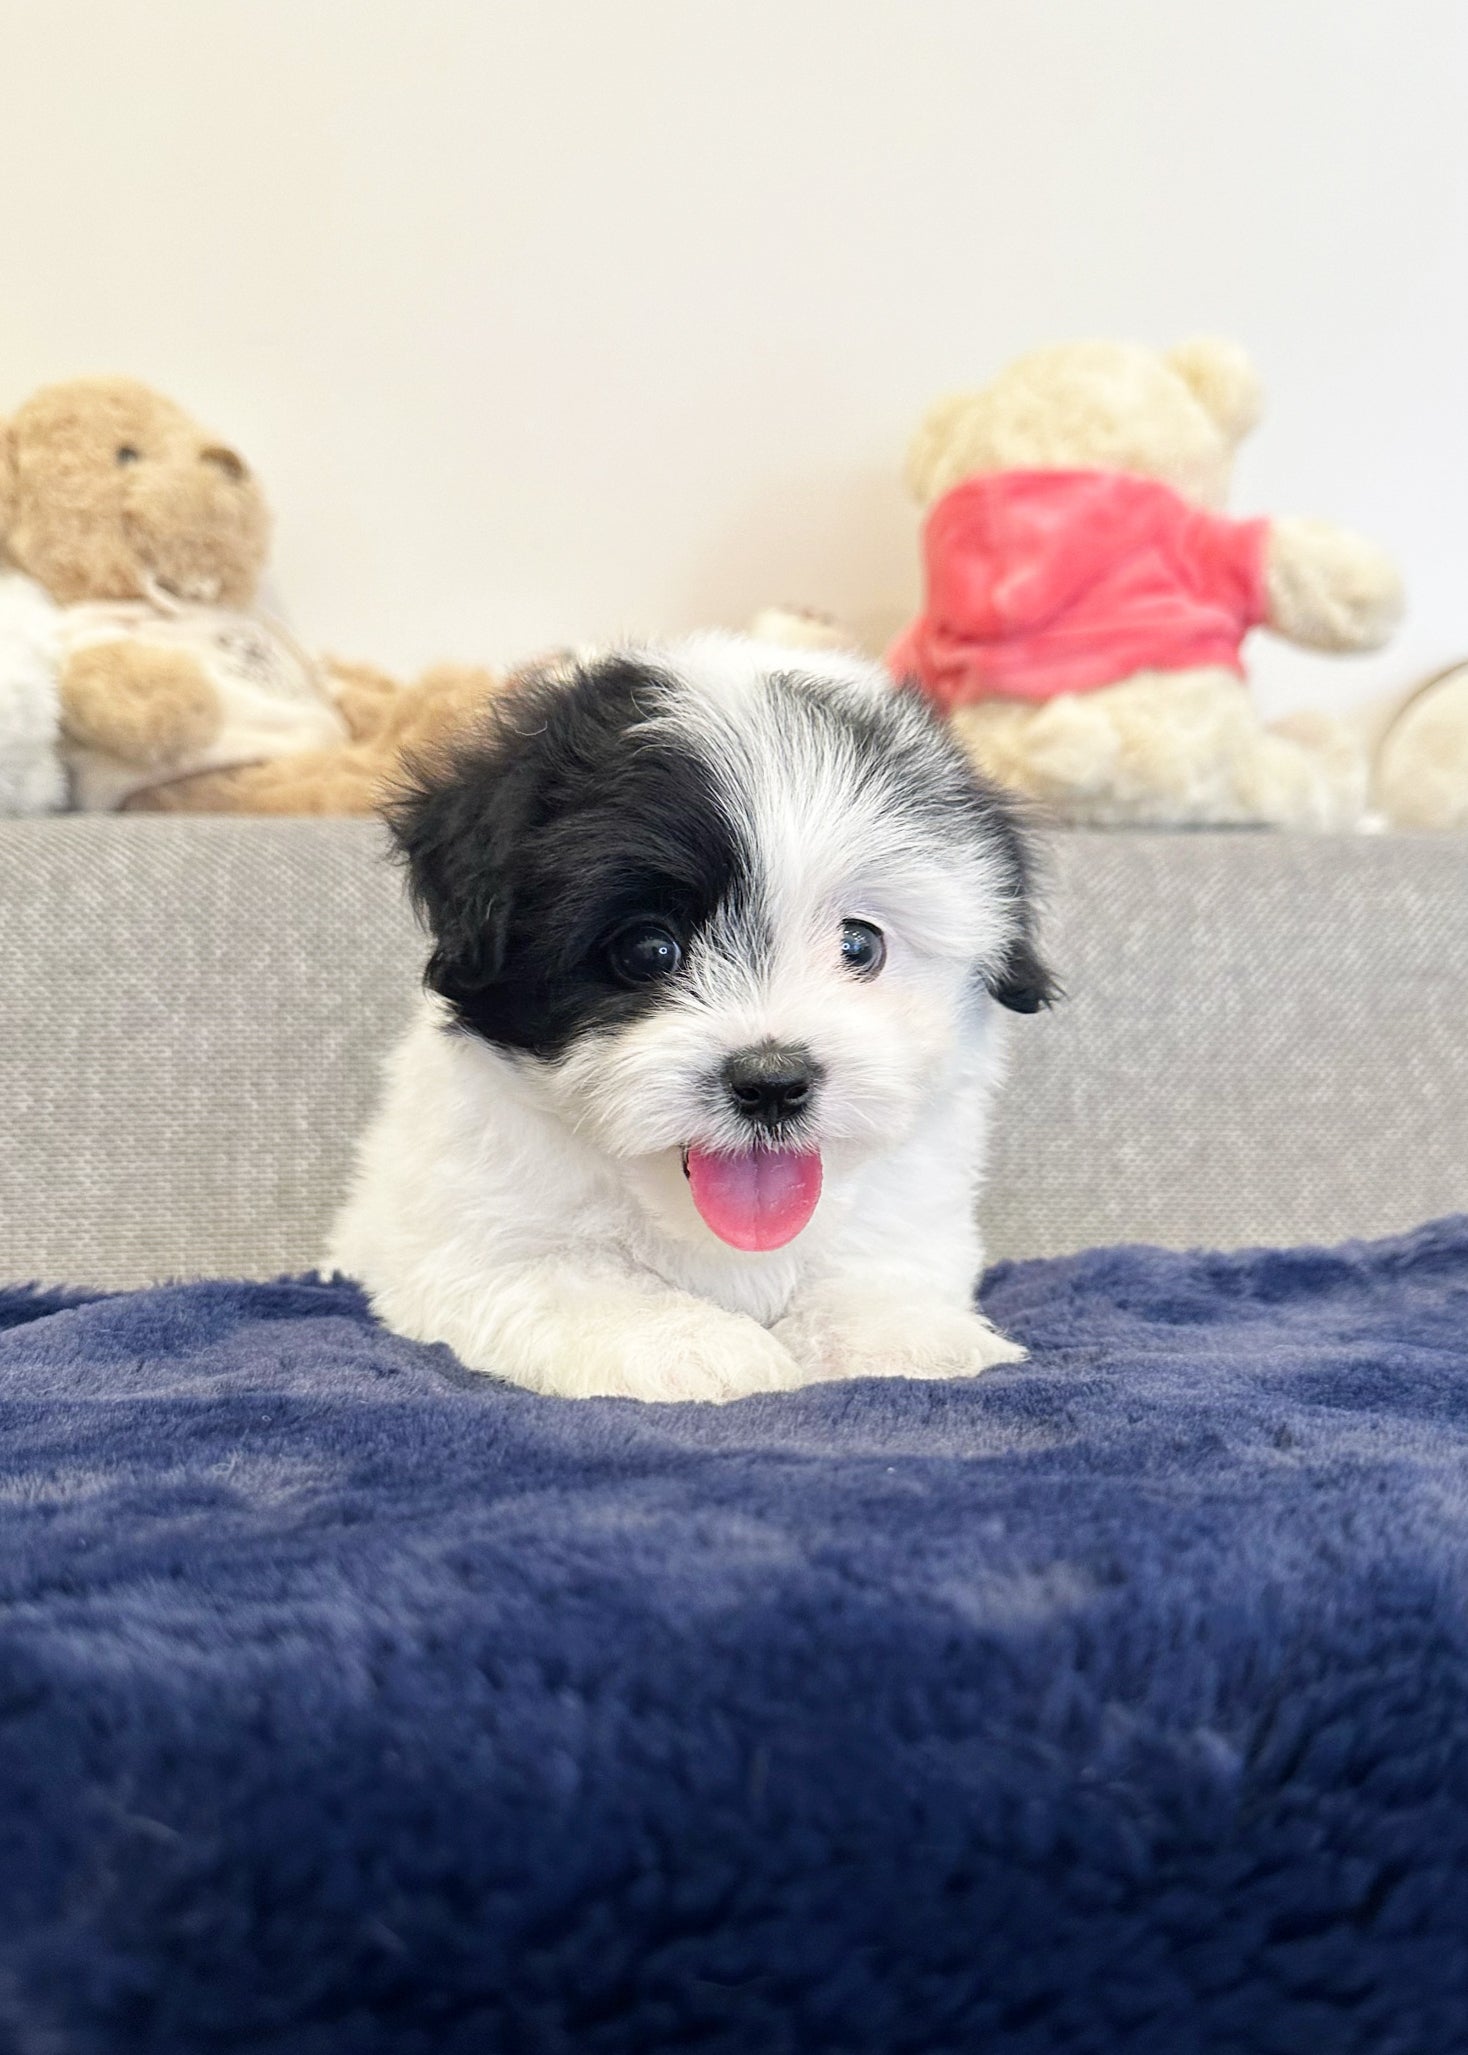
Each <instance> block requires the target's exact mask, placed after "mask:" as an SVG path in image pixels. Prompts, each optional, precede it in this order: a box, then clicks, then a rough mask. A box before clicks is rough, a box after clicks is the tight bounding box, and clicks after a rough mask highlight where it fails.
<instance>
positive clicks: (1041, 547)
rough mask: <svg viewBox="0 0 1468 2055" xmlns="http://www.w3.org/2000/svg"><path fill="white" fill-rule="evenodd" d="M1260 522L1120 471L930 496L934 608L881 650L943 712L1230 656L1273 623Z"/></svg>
mask: <svg viewBox="0 0 1468 2055" xmlns="http://www.w3.org/2000/svg"><path fill="white" fill-rule="evenodd" d="M1268 529H1269V523H1268V522H1267V521H1231V520H1229V519H1228V518H1227V516H1225V515H1223V514H1213V513H1209V512H1208V510H1207V509H1206V508H1204V507H1198V506H1194V505H1192V504H1191V503H1190V502H1189V501H1187V500H1185V499H1183V498H1182V497H1181V496H1180V495H1179V494H1178V493H1176V492H1174V491H1173V490H1172V488H1171V486H1168V485H1164V484H1163V483H1162V482H1161V481H1160V480H1159V479H1155V478H1142V477H1138V476H1135V475H1133V474H1131V473H1128V472H1122V471H995V472H990V473H987V474H985V475H981V476H979V477H976V478H969V479H965V481H964V482H963V483H962V484H961V485H956V486H954V487H953V489H952V491H951V492H947V493H945V494H944V496H943V497H942V499H940V500H938V501H936V502H935V503H934V505H933V508H932V511H931V512H930V514H929V515H928V520H927V524H926V527H925V529H924V532H923V555H924V567H925V572H926V584H927V604H926V606H925V608H924V610H923V612H922V613H921V614H920V615H919V616H918V618H917V619H916V620H915V621H914V622H912V624H911V625H910V626H909V627H908V628H906V629H905V630H904V631H903V633H902V634H901V635H899V636H898V638H897V640H896V641H895V642H894V643H893V645H892V647H891V649H890V650H889V651H888V652H887V665H888V668H889V669H890V670H891V671H892V673H893V674H894V676H896V677H898V678H913V679H916V680H917V681H918V683H919V684H921V685H922V686H923V688H924V690H925V691H926V692H927V693H928V695H929V697H930V698H932V699H933V700H934V701H936V703H937V704H938V705H939V706H940V707H942V708H943V709H944V710H945V711H947V710H950V709H952V708H953V707H955V706H962V705H964V704H965V703H966V702H968V701H970V700H976V699H998V698H1003V699H1025V700H1039V699H1051V698H1054V697H1055V696H1056V695H1058V694H1059V693H1062V692H1094V691H1097V690H1098V689H1099V688H1100V687H1102V686H1103V685H1114V684H1116V683H1117V682H1118V681H1119V680H1121V679H1123V678H1128V677H1131V676H1132V675H1133V673H1135V672H1137V671H1181V670H1192V669H1194V668H1197V667H1201V666H1203V665H1221V666H1224V667H1226V668H1227V669H1229V670H1231V671H1236V672H1240V673H1242V670H1243V665H1242V663H1241V661H1240V657H1239V648H1240V644H1241V643H1242V642H1243V639H1244V636H1245V635H1246V634H1247V633H1248V631H1249V629H1250V628H1253V627H1257V626H1258V624H1259V623H1260V622H1261V621H1262V620H1263V619H1264V618H1265V592H1264V549H1265V540H1266V537H1267V534H1268Z"/></svg>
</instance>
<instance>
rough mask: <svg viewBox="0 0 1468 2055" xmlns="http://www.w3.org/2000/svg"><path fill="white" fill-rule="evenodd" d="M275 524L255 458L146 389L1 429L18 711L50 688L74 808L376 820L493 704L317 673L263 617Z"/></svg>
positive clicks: (4, 631)
mask: <svg viewBox="0 0 1468 2055" xmlns="http://www.w3.org/2000/svg"><path fill="white" fill-rule="evenodd" d="M269 528H270V521H269V514H268V512H267V509H266V505H265V500H264V497H263V494H262V493H261V490H260V486H259V483H258V481H257V480H256V478H255V477H254V475H253V473H252V472H251V470H250V469H249V467H248V465H247V464H246V463H245V461H244V459H243V458H242V457H241V456H240V455H239V454H238V453H237V452H236V451H235V450H234V449H232V448H231V447H230V446H229V445H228V444H227V443H225V442H222V441H221V440H220V439H219V438H218V437H217V436H214V435H211V434H209V433H208V432H207V431H205V430H204V429H202V428H200V427H199V425H198V424H197V422H195V421H194V420H192V419H191V417H190V416H189V415H188V414H186V413H185V412H184V411H183V409H182V408H181V407H178V406H176V405H175V404H174V403H173V401H171V400H168V399H165V398H163V397H162V395H161V394H158V393H155V392H152V391H150V390H149V388H148V387H147V386H144V385H140V384H138V383H137V382H136V381H134V380H132V379H125V378H94V379H75V380H72V381H70V382H68V383H66V384H62V385H53V386H49V387H47V388H46V389H45V390H43V391H41V392H38V393H36V394H35V395H33V397H32V398H31V399H29V400H28V401H26V403H25V404H24V405H23V406H22V407H20V408H19V409H18V410H17V411H16V412H15V413H14V414H13V415H12V416H11V417H10V419H9V421H8V422H6V423H3V424H0V544H3V549H4V553H5V565H4V568H3V569H0V673H3V675H0V704H3V703H4V695H5V692H6V690H7V688H9V689H11V690H14V689H15V688H16V685H17V683H18V684H19V685H20V686H24V687H25V688H26V689H31V688H32V687H33V686H34V682H35V680H36V678H37V677H38V676H45V675H49V676H50V677H51V678H53V679H54V696H55V701H56V705H57V709H58V717H59V725H60V747H61V754H62V757H63V758H64V760H65V763H66V766H67V769H68V771H69V774H70V783H71V794H72V800H73V803H74V804H76V805H77V806H80V807H82V808H85V809H94V810H96V809H111V808H118V807H127V808H131V809H151V810H170V811H190V812H193V811H207V812H231V813H240V812H245V813H365V812H367V811H369V810H370V809H371V807H372V806H373V804H374V802H375V800H376V798H377V797H378V795H379V792H380V788H381V786H382V784H383V782H384V779H385V778H386V777H389V776H390V775H391V774H392V772H393V770H394V769H395V768H396V765H397V763H398V760H399V758H400V755H401V754H402V753H403V752H404V751H405V750H416V749H421V748H424V747H427V746H430V745H431V744H432V743H433V742H434V741H435V740H436V739H437V738H438V737H439V736H440V735H442V734H444V733H445V732H447V731H449V730H450V729H452V728H454V727H455V726H457V725H458V724H459V723H460V722H461V721H462V720H464V719H465V718H467V717H469V716H470V715H471V714H472V712H473V710H474V709H475V708H476V707H478V706H479V705H482V704H483V702H484V700H485V698H486V697H487V695H488V694H490V693H491V692H492V691H493V690H495V680H494V679H493V678H492V677H491V676H490V674H489V673H487V672H484V671H479V670H473V669H469V668H459V667H445V668H443V669H440V670H437V671H434V672H430V673H429V674H427V676H425V678H424V679H423V680H422V681H421V682H420V684H419V685H418V686H416V687H413V688H408V689H399V688H398V687H396V686H394V685H393V683H392V681H391V680H389V679H387V678H385V677H383V676H382V674H381V673H378V672H374V671H371V670H369V669H367V668H366V667H363V666H352V665H342V664H337V665H327V664H321V663H318V662H316V661H315V660H314V659H312V658H311V657H310V656H308V655H307V654H306V653H305V652H304V651H303V650H302V649H301V648H300V647H299V646H298V645H297V644H296V642H295V641H294V640H293V638H292V637H291V636H290V635H288V634H287V633H286V632H285V631H284V629H282V628H281V627H280V626H279V625H278V624H277V623H275V622H273V621H272V620H270V619H269V618H268V617H267V616H266V615H265V614H264V613H262V612H261V611H260V610H259V608H258V607H257V605H256V588H257V586H258V582H259V578H260V574H261V571H262V569H263V566H264V562H265V555H266V548H267V543H268V538H269Z"/></svg>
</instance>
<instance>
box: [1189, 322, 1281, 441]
mask: <svg viewBox="0 0 1468 2055" xmlns="http://www.w3.org/2000/svg"><path fill="white" fill-rule="evenodd" d="M1167 362H1168V363H1169V364H1170V365H1171V367H1172V369H1173V370H1174V371H1176V372H1177V374H1178V376H1179V377H1180V378H1181V379H1183V380H1184V382H1185V383H1186V384H1188V385H1190V386H1191V387H1192V389H1193V392H1194V395H1195V396H1196V398H1197V399H1198V400H1199V401H1200V402H1201V404H1202V405H1203V406H1204V407H1206V409H1207V410H1208V412H1209V413H1210V414H1211V415H1212V416H1213V418H1214V420H1215V421H1216V422H1217V423H1218V425H1219V427H1220V428H1221V429H1222V430H1223V432H1224V434H1225V435H1226V436H1227V437H1228V439H1229V441H1230V442H1241V441H1242V440H1243V438H1244V437H1245V436H1246V435H1247V434H1248V432H1249V430H1250V429H1251V428H1252V427H1253V426H1254V424H1255V423H1256V422H1257V421H1258V419H1259V415H1260V411H1261V409H1262V407H1263V405H1264V392H1263V388H1262V387H1261V385H1260V383H1259V374H1258V372H1257V371H1256V370H1255V369H1254V366H1253V365H1252V364H1251V363H1250V361H1249V355H1248V352H1247V351H1246V350H1244V349H1242V348H1241V347H1240V345H1239V344H1238V343H1234V342H1224V341H1222V340H1221V339H1220V338H1218V337H1215V336H1206V335H1200V336H1196V337H1194V339H1193V340H1192V341H1191V342H1183V343H1179V344H1178V345H1177V347H1176V348H1175V349H1171V350H1169V351H1168V352H1167Z"/></svg>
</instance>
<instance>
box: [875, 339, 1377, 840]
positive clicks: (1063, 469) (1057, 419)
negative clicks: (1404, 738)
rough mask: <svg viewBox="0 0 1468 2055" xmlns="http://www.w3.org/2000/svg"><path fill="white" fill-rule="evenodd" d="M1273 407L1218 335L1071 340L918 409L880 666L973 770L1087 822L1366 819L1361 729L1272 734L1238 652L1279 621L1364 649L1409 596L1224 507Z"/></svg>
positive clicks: (1352, 563) (1273, 525)
mask: <svg viewBox="0 0 1468 2055" xmlns="http://www.w3.org/2000/svg"><path fill="white" fill-rule="evenodd" d="M1259 412H1260V388H1259V381H1258V378H1257V376H1256V374H1255V371H1254V368H1253V366H1252V364H1251V363H1250V361H1249V358H1248V356H1247V355H1246V354H1245V352H1244V351H1243V350H1242V349H1240V348H1239V347H1238V345H1237V344H1234V343H1229V342H1223V341H1214V340H1206V339H1200V340H1196V341H1192V342H1185V343H1182V344H1180V345H1178V346H1177V347H1176V348H1173V349H1169V350H1163V351H1158V350H1152V349H1147V348H1143V347H1141V346H1139V345H1133V344H1128V343H1120V342H1075V343H1065V344H1060V345H1058V346H1055V347H1052V348H1048V349H1041V350H1037V351H1035V352H1034V353H1033V354H1031V355H1029V356H1026V357H1022V358H1020V359H1019V360H1017V361H1016V362H1015V363H1013V364H1011V365H1010V366H1009V367H1008V369H1007V370H1005V371H1003V372H1001V373H1000V375H999V376H998V378H996V379H995V380H994V381H993V382H992V383H991V384H990V385H988V386H986V387H984V388H983V389H981V390H979V391H976V392H969V393H961V394H958V395H957V396H955V397H953V398H950V399H946V400H943V401H941V402H940V403H939V404H938V405H936V406H935V407H933V408H932V409H931V410H930V411H929V413H928V414H927V416H926V418H925V419H924V421H923V422H922V425H921V426H920V428H919V430H918V432H917V435H916V438H915V439H914V441H913V444H912V447H911V451H910V454H909V459H908V480H909V484H910V487H911V489H912V492H913V494H914V496H915V497H916V498H917V499H918V500H919V501H920V502H921V503H922V504H923V505H924V506H926V507H927V509H928V513H927V518H926V523H925V527H924V534H923V556H924V572H925V580H924V582H925V591H924V598H923V607H922V611H921V613H920V614H919V615H918V617H917V619H916V620H915V621H913V622H912V623H911V624H910V626H909V627H907V628H906V629H905V630H904V631H903V632H902V633H901V634H900V635H899V636H898V638H897V639H896V641H895V642H894V643H893V644H892V646H891V648H890V649H889V651H888V659H887V660H888V665H889V668H890V669H891V670H892V671H893V673H894V675H896V676H898V677H899V678H903V679H910V680H913V681H915V682H916V683H918V684H919V685H920V686H921V687H922V688H923V689H924V690H925V691H926V692H927V693H929V694H930V695H931V697H932V698H933V699H934V700H935V701H936V702H937V703H938V704H939V705H940V706H941V707H942V708H943V709H944V710H945V711H947V712H948V713H949V714H950V715H951V717H952V720H953V725H954V728H955V731H956V733H957V734H958V735H959V737H960V739H961V740H962V741H963V743H964V745H965V747H966V748H967V750H968V751H969V753H970V754H971V755H972V757H973V758H974V760H975V761H976V762H977V764H978V765H979V766H980V767H981V768H982V769H983V770H984V771H986V772H987V773H988V774H990V775H991V776H993V777H994V778H996V779H997V780H999V781H1000V782H1001V783H1003V784H1006V785H1008V786H1010V787H1012V788H1014V789H1016V790H1018V791H1019V792H1021V793H1023V794H1025V795H1027V796H1028V797H1030V798H1031V799H1033V800H1036V801H1038V802H1040V803H1042V805H1043V806H1044V807H1045V808H1046V809H1047V810H1049V811H1051V812H1053V813H1054V814H1055V815H1057V816H1059V817H1061V818H1063V819H1068V820H1070V821H1073V822H1079V823H1088V824H1091V825H1095V826H1120V825H1125V824H1147V825H1156V826H1186V825H1202V824H1216V825H1234V824H1239V825H1242V824H1268V825H1274V826H1294V827H1310V828H1319V829H1329V828H1348V827H1352V826H1354V825H1356V824H1358V823H1359V821H1360V820H1361V818H1362V815H1363V812H1364V809H1365V807H1366V803H1367V785H1368V765H1367V755H1366V750H1365V747H1364V746H1363V743H1362V740H1361V736H1360V733H1359V730H1358V728H1356V727H1354V726H1353V725H1352V724H1351V723H1350V722H1348V721H1339V720H1336V719H1334V718H1332V717H1331V716H1329V715H1326V714H1324V713H1315V712H1310V713H1305V714H1298V715H1295V716H1294V717H1292V718H1291V719H1290V720H1288V721H1282V722H1278V723H1275V724H1274V725H1273V726H1266V725H1265V724H1264V722H1263V721H1262V720H1261V719H1260V718H1259V716H1258V715H1257V714H1256V712H1255V711H1254V708H1253V706H1252V703H1251V701H1250V698H1249V694H1248V689H1247V686H1246V684H1245V683H1244V670H1243V663H1242V658H1241V646H1242V644H1243V641H1244V638H1245V636H1246V635H1247V634H1248V632H1249V630H1250V629H1251V628H1254V627H1256V626H1262V625H1267V626H1268V627H1270V628H1271V629H1273V630H1274V632H1275V633H1276V634H1278V635H1281V636H1284V637H1286V638H1287V639H1288V640H1290V641H1292V642H1296V643H1300V644H1303V645H1305V646H1306V647H1309V648H1313V649H1320V650H1333V651H1347V650H1366V649H1375V648H1377V647H1379V646H1380V645H1381V644H1382V643H1383V642H1384V641H1385V640H1386V639H1387V637H1388V636H1389V635H1390V633H1391V631H1392V629H1393V627H1394V626H1395V624H1396V622H1397V620H1398V619H1399V617H1400V614H1401V609H1402V593H1401V585H1400V581H1399V579H1398V576H1397V573H1396V571H1395V569H1394V567H1393V565H1392V563H1391V561H1390V559H1389V558H1388V557H1387V556H1386V555H1384V554H1383V552H1382V551H1381V550H1380V549H1378V548H1377V547H1376V545H1375V544H1374V543H1371V542H1367V541H1365V540H1363V539H1362V538H1361V537H1359V536H1356V535H1353V534H1350V533H1348V532H1347V531H1346V530H1345V529H1342V528H1338V527H1335V526H1334V525H1333V524H1331V523H1329V522H1325V521H1319V520H1310V519H1300V518H1290V517H1277V518H1272V519H1268V520H1246V521H1240V520H1232V519H1230V518H1229V517H1228V516H1226V515H1225V514H1224V513H1223V512H1222V511H1221V510H1222V508H1223V506H1224V503H1225V500H1226V497H1227V493H1228V486H1229V477H1230V472H1231V469H1232V465H1233V459H1234V453H1235V451H1236V450H1237V448H1238V446H1239V443H1240V442H1241V440H1242V439H1243V437H1244V436H1245V435H1246V434H1247V433H1248V431H1249V430H1250V429H1251V428H1252V427H1253V426H1254V424H1255V422H1256V421H1257V419H1258V417H1259Z"/></svg>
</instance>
